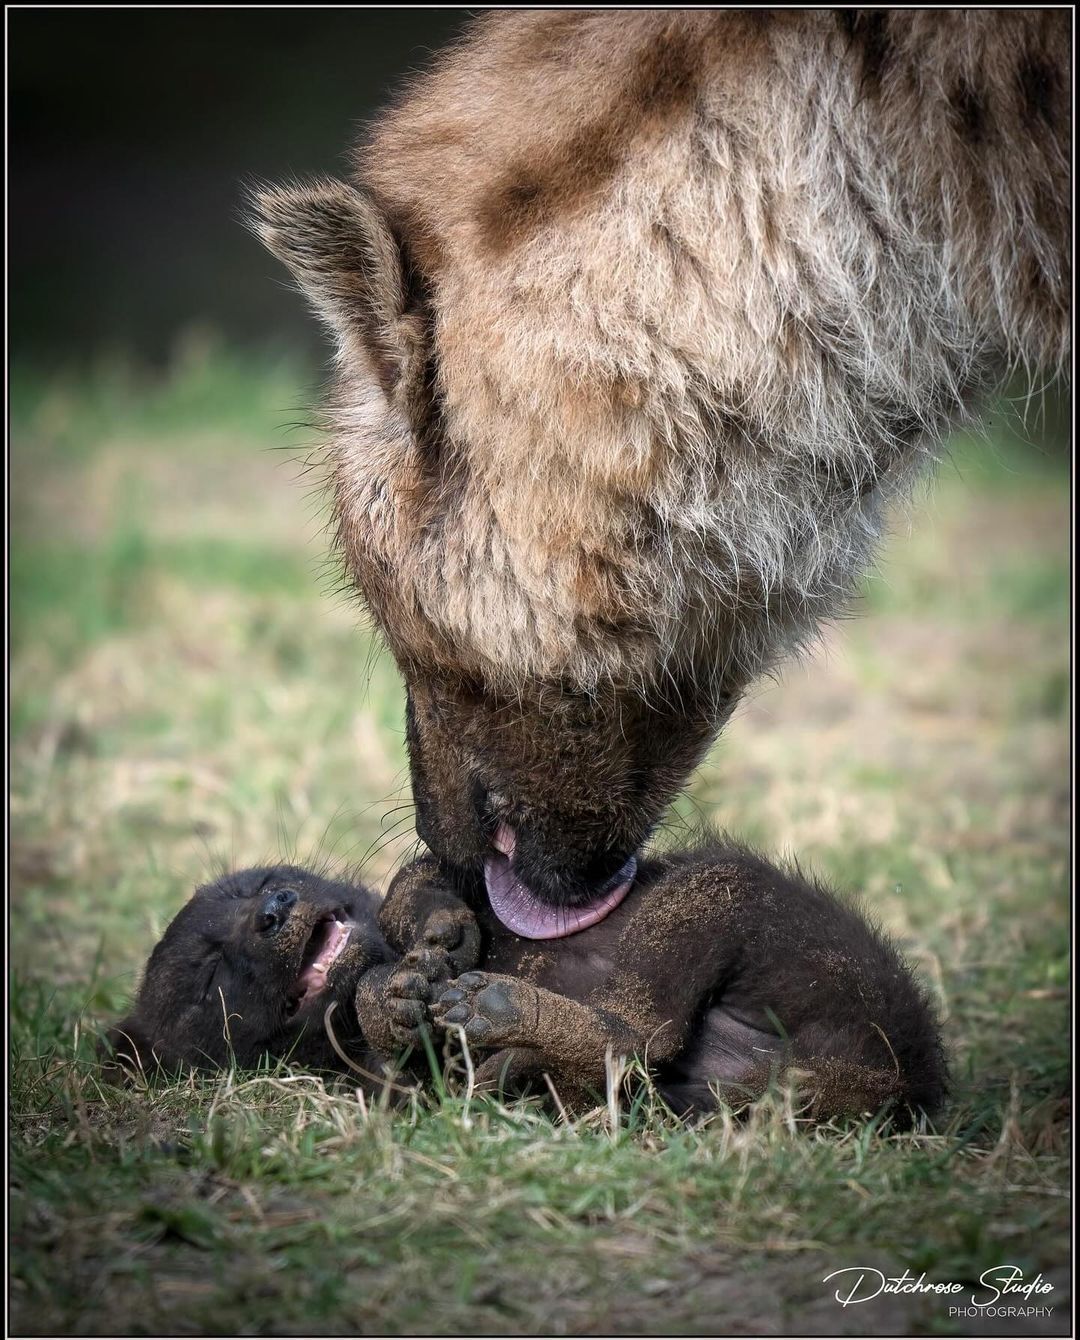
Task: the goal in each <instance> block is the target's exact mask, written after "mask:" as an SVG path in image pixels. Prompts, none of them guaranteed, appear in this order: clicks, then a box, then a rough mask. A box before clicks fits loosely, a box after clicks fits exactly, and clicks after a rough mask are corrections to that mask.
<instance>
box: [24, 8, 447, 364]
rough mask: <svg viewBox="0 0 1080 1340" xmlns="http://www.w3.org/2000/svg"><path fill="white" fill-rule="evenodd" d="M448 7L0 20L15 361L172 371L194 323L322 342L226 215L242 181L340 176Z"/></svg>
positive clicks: (257, 337) (256, 337)
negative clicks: (139, 365)
mask: <svg viewBox="0 0 1080 1340" xmlns="http://www.w3.org/2000/svg"><path fill="white" fill-rule="evenodd" d="M466 18H467V12H466V11H464V10H456V9H368V10H363V9H339V10H335V9H311V10H301V9H282V10H268V9H262V10H260V9H256V10H244V9H228V10H215V9H181V10H139V9H112V10H108V9H93V10H78V9H41V10H15V11H12V12H11V14H10V15H9V24H10V26H9V90H10V104H9V105H10V116H11V134H10V197H9V198H10V205H9V209H10V216H9V239H10V241H9V246H10V252H9V255H10V320H11V332H12V352H13V354H14V355H15V357H16V358H17V359H19V360H29V359H33V360H34V361H35V362H40V361H46V360H47V361H50V362H53V361H56V360H59V361H62V362H64V363H70V362H81V361H83V360H85V359H87V358H91V357H94V356H95V355H98V354H99V353H100V352H101V351H102V349H109V348H119V349H122V350H124V351H126V352H130V353H131V354H133V355H134V356H135V357H136V358H137V359H139V360H140V361H148V362H153V363H159V362H161V361H163V360H164V359H166V358H167V357H168V355H169V353H170V351H171V349H172V347H173V345H174V343H175V341H176V339H177V337H178V336H179V335H180V334H181V333H182V332H184V330H185V329H186V328H188V327H191V326H192V325H198V326H203V327H210V328H212V329H215V330H217V331H219V332H220V333H221V334H222V335H224V336H225V337H226V338H227V339H230V340H240V341H244V342H250V343H260V344H261V343H267V342H270V343H287V344H289V345H292V346H298V347H300V348H302V349H304V350H309V351H314V350H316V349H318V348H319V345H318V335H317V332H316V330H315V327H314V324H313V323H312V322H310V321H309V320H307V319H306V314H305V312H304V310H303V307H302V304H301V303H300V302H298V301H297V299H296V298H295V296H294V295H292V294H291V293H289V292H288V291H287V286H286V283H285V280H284V278H283V276H282V273H281V272H280V270H279V269H278V267H277V266H275V264H274V262H273V261H272V260H271V259H270V258H269V257H268V256H266V255H265V254H263V253H262V251H261V249H260V248H259V247H258V246H257V245H256V244H255V243H254V242H253V241H252V239H251V238H250V237H249V236H248V235H247V233H246V232H245V230H244V228H243V227H242V226H241V224H240V222H239V218H238V215H239V210H240V200H241V192H242V184H243V181H244V180H245V179H246V178H249V177H257V178H269V179H277V178H282V177H288V176H303V175H307V174H310V173H319V172H324V173H326V172H330V173H337V174H342V173H344V172H346V171H347V170H348V160H347V152H348V149H349V147H350V145H351V144H352V143H353V141H354V140H355V138H356V130H357V124H358V123H359V122H361V121H362V120H364V119H365V118H366V117H368V116H370V115H371V113H372V112H373V111H374V110H375V109H376V108H377V107H378V106H379V105H380V104H381V103H382V101H383V100H384V99H385V98H386V96H387V94H388V93H389V92H390V90H391V89H393V88H395V87H396V86H397V85H398V84H399V83H400V81H401V79H402V78H403V76H405V75H406V74H407V73H408V71H410V70H413V69H416V68H417V67H420V66H422V65H423V64H424V63H425V62H426V61H427V60H428V58H429V56H430V54H431V52H432V51H434V50H437V49H438V48H439V47H441V46H443V45H444V44H445V43H446V42H447V41H448V40H449V39H450V38H452V37H453V36H454V35H455V33H457V32H458V31H459V30H460V28H461V27H462V25H463V24H464V22H465V21H466Z"/></svg>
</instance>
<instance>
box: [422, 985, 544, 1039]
mask: <svg viewBox="0 0 1080 1340" xmlns="http://www.w3.org/2000/svg"><path fill="white" fill-rule="evenodd" d="M522 1004H523V1002H522V983H520V982H518V981H515V980H514V979H513V978H510V977H497V976H491V975H489V974H488V973H484V972H467V973H463V974H462V976H460V977H458V978H456V979H455V980H454V981H452V982H451V983H450V984H449V985H448V986H445V987H444V988H443V989H442V990H441V991H440V992H439V994H438V996H437V997H436V999H435V1000H434V1001H433V1002H432V1004H431V1017H432V1019H433V1020H434V1022H435V1023H436V1024H438V1025H439V1026H440V1027H442V1028H461V1029H462V1030H463V1031H464V1033H465V1038H466V1040H467V1041H468V1042H472V1043H475V1044H476V1045H477V1046H480V1047H497V1046H504V1045H505V1044H507V1043H511V1042H515V1041H518V1040H520V1035H521V1032H522V1023H523V1019H522V1015H523V1011H522Z"/></svg>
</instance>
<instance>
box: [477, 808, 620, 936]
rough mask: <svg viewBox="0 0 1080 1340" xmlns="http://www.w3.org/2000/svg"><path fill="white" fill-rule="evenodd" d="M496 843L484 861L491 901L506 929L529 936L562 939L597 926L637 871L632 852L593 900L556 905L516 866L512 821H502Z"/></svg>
mask: <svg viewBox="0 0 1080 1340" xmlns="http://www.w3.org/2000/svg"><path fill="white" fill-rule="evenodd" d="M492 846H493V847H494V848H495V850H494V851H493V852H491V853H489V855H488V857H487V859H486V860H485V861H484V882H485V884H486V885H487V895H488V902H489V903H490V904H491V910H492V911H493V912H494V913H495V915H496V916H497V917H498V918H499V920H500V921H501V922H502V924H503V925H504V926H505V927H506V929H507V930H509V931H513V932H514V934H515V935H520V936H522V937H523V938H524V939H526V940H558V939H561V938H562V937H564V936H566V935H574V934H575V933H576V932H577V931H583V930H585V928H586V927H587V926H595V925H596V923H597V922H598V921H603V919H604V918H605V917H606V916H607V915H608V913H609V912H613V911H614V910H615V908H616V907H618V906H619V904H620V903H621V902H622V900H623V899H624V898H625V897H626V895H627V894H628V893H629V892H630V889H631V887H632V886H633V883H634V877H635V876H636V875H637V858H636V857H634V856H631V857H630V858H629V860H627V861H626V862H625V864H624V865H623V866H622V868H621V869H619V870H618V871H616V873H615V874H614V875H613V876H612V877H611V879H609V880H608V881H607V882H606V883H605V884H604V885H603V886H602V887H601V888H600V889H598V890H597V892H596V896H595V897H594V898H593V899H592V900H591V901H590V902H587V903H580V904H578V906H576V907H553V906H552V905H551V904H550V903H547V902H544V901H543V900H542V899H541V898H539V897H537V895H536V894H535V893H533V891H532V890H531V889H530V888H529V887H528V885H527V884H525V883H524V881H523V880H522V879H521V877H520V875H519V874H518V873H517V871H516V870H515V869H514V849H515V846H516V839H515V836H514V830H513V829H512V828H511V827H510V826H509V824H505V823H503V824H500V825H499V828H498V830H497V832H496V833H495V836H494V838H493V839H492Z"/></svg>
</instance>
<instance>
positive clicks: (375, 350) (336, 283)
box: [248, 178, 427, 400]
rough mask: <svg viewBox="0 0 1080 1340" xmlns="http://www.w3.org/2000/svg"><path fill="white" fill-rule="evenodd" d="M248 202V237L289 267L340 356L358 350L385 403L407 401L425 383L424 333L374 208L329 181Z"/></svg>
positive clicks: (265, 192)
mask: <svg viewBox="0 0 1080 1340" xmlns="http://www.w3.org/2000/svg"><path fill="white" fill-rule="evenodd" d="M249 205H250V211H249V215H248V225H249V227H250V228H251V230H252V232H254V233H255V235H256V236H257V237H258V238H259V240H260V241H261V242H262V243H263V245H264V246H266V247H267V248H268V250H269V251H271V252H272V253H273V254H274V255H275V256H276V257H277V258H278V260H280V261H283V262H284V264H285V265H287V266H288V268H289V270H290V271H291V272H292V275H293V277H294V278H295V279H296V280H297V282H298V283H299V285H300V288H301V289H302V290H303V292H304V293H305V294H306V296H307V298H308V301H309V302H310V303H311V305H312V306H313V307H314V309H315V312H316V313H317V315H318V316H319V317H320V318H321V319H322V320H323V321H324V322H325V324H326V325H327V326H328V327H329V328H330V330H331V332H332V333H333V334H334V335H335V336H336V337H337V339H338V340H339V342H340V344H341V346H342V348H341V352H342V353H343V354H346V355H347V354H349V353H355V352H359V353H360V354H361V355H362V356H364V357H365V358H366V359H367V360H368V361H369V362H370V365H371V368H372V371H373V372H374V373H375V376H376V377H377V378H378V380H379V384H380V386H381V387H382V390H383V393H384V394H385V395H386V396H387V397H388V398H389V399H394V400H397V399H407V398H408V395H409V388H410V387H411V386H413V385H414V384H415V383H416V382H417V381H418V380H421V381H422V379H423V375H424V357H425V350H424V345H425V341H426V334H427V332H426V329H425V322H424V320H423V313H422V311H420V310H419V304H417V303H416V302H415V300H413V301H411V300H410V292H409V283H408V274H407V267H406V263H405V260H404V257H403V256H402V253H401V247H400V246H399V244H398V242H397V239H396V238H395V237H394V235H393V233H392V232H391V230H390V226H389V224H388V223H387V220H386V216H385V214H384V213H383V212H382V210H381V209H380V208H379V207H378V205H376V203H375V202H374V201H373V200H372V199H371V198H370V197H369V196H367V195H365V194H363V193H361V192H360V191H357V190H355V189H354V188H353V187H351V186H348V185H346V183H345V182H341V181H335V180H333V179H332V178H327V179H323V180H318V181H312V182H308V183H301V184H299V185H295V186H275V187H268V188H265V189H262V188H257V189H254V190H252V191H251V192H250V196H249ZM410 308H412V310H410Z"/></svg>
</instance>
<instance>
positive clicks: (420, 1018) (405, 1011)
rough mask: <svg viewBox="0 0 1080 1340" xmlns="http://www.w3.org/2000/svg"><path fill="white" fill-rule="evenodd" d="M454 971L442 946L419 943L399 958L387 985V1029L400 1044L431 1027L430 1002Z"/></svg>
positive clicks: (408, 1042)
mask: <svg viewBox="0 0 1080 1340" xmlns="http://www.w3.org/2000/svg"><path fill="white" fill-rule="evenodd" d="M453 975H454V970H453V966H452V964H451V962H450V956H449V955H448V954H447V952H446V950H445V949H439V948H436V947H433V946H431V945H421V946H419V947H417V948H416V949H412V950H410V951H409V953H408V954H406V955H405V957H404V958H403V959H402V960H401V963H400V965H399V967H398V968H397V970H396V971H395V972H394V973H393V975H392V976H391V978H390V980H389V982H387V985H386V1012H387V1016H388V1018H389V1022H390V1032H391V1034H392V1035H393V1038H394V1041H395V1042H397V1043H399V1044H400V1045H401V1046H416V1045H417V1044H418V1043H419V1042H420V1036H421V1033H422V1031H423V1030H424V1029H425V1028H427V1029H430V1027H431V1024H432V1019H431V1008H430V1007H431V1002H432V1001H433V1000H434V999H435V998H436V997H437V996H438V994H439V992H440V990H441V989H442V988H443V987H444V986H445V985H446V983H447V982H448V980H449V979H450V978H451V977H452V976H453Z"/></svg>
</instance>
